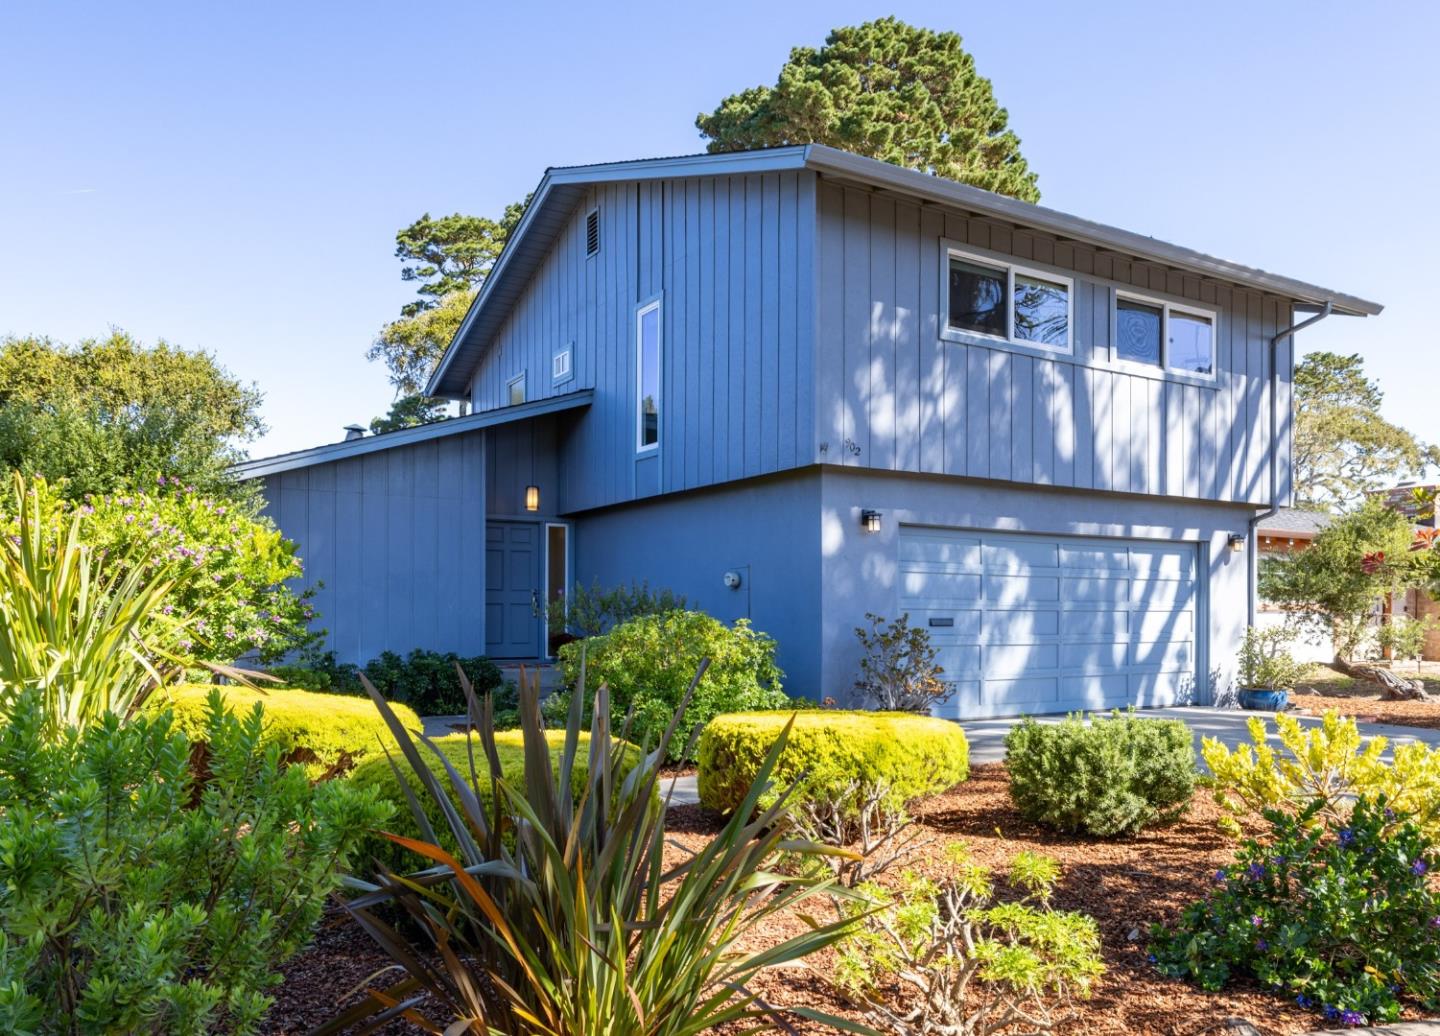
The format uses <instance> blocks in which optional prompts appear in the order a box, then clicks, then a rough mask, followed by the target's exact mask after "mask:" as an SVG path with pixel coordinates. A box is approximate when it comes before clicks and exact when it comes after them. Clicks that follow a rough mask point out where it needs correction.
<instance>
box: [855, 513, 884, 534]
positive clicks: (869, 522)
mask: <svg viewBox="0 0 1440 1036" xmlns="http://www.w3.org/2000/svg"><path fill="white" fill-rule="evenodd" d="M860 525H861V527H863V528H864V530H865V531H866V532H879V531H880V512H879V511H861V512H860Z"/></svg>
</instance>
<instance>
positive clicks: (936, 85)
mask: <svg viewBox="0 0 1440 1036" xmlns="http://www.w3.org/2000/svg"><path fill="white" fill-rule="evenodd" d="M695 125H696V126H697V127H698V128H699V130H700V132H701V134H702V135H704V136H706V137H708V138H710V143H709V145H708V148H709V150H710V151H712V152H718V151H745V150H748V149H751V148H764V147H781V146H784V145H787V144H812V143H813V144H828V145H830V146H832V147H837V148H841V149H843V150H845V151H850V152H853V153H855V154H859V155H866V156H869V157H871V158H878V159H881V160H882V161H885V162H892V163H894V164H896V165H903V166H908V167H910V168H912V169H920V170H923V171H925V172H927V173H933V174H935V175H937V176H943V177H946V178H948V179H952V180H959V181H961V182H962V183H968V184H972V185H974V186H976V187H982V188H984V189H985V190H987V191H995V192H997V193H999V194H1008V195H1010V196H1012V197H1015V198H1019V199H1021V200H1022V201H1029V202H1035V201H1039V200H1040V190H1039V188H1038V187H1037V186H1036V182H1035V181H1036V174H1035V173H1034V172H1032V171H1031V170H1030V167H1029V165H1028V164H1027V163H1026V161H1025V158H1024V156H1023V155H1021V154H1020V138H1019V137H1017V136H1016V135H1015V133H1014V131H1013V130H1011V129H1010V128H1009V115H1008V114H1007V113H1006V111H1005V109H1004V108H1002V107H1000V105H999V104H998V103H997V102H996V100H995V93H994V90H993V89H992V88H991V84H990V80H988V79H986V78H985V77H984V76H982V75H980V74H979V73H978V72H976V71H975V59H974V58H973V57H972V56H971V55H970V54H969V52H967V51H966V50H965V48H964V46H963V45H962V40H961V38H960V35H959V34H958V33H954V32H935V31H933V30H930V29H921V28H916V27H915V26H913V25H907V24H905V23H904V22H902V21H900V20H899V19H896V18H881V19H879V20H877V21H873V22H866V23H865V24H863V25H857V26H851V27H848V28H841V29H835V30H834V31H832V32H831V33H830V35H829V36H827V37H826V39H825V45H824V46H823V47H821V48H819V49H818V50H816V49H814V48H811V47H796V48H794V49H793V50H791V51H790V60H789V61H787V62H786V63H785V66H784V67H783V68H781V69H780V78H779V80H778V81H777V82H776V84H775V85H774V86H773V87H769V86H756V87H752V88H750V89H748V90H743V91H741V92H740V93H737V94H732V95H730V96H729V97H727V98H725V99H724V100H723V101H721V102H720V105H719V107H717V108H716V109H715V110H714V111H713V112H711V113H710V114H708V115H706V114H701V115H699V116H697V118H696V120H695Z"/></svg>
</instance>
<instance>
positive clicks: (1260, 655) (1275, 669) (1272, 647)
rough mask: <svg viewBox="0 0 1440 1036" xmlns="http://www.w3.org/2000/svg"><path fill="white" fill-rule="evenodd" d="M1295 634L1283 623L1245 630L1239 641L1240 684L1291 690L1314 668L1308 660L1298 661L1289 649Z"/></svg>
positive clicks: (1272, 689) (1245, 686)
mask: <svg viewBox="0 0 1440 1036" xmlns="http://www.w3.org/2000/svg"><path fill="white" fill-rule="evenodd" d="M1294 639H1295V635H1294V634H1293V633H1292V632H1291V631H1290V630H1288V629H1286V628H1285V627H1283V626H1272V627H1270V628H1269V629H1263V630H1262V629H1258V628H1256V627H1254V626H1251V627H1249V628H1247V629H1246V630H1245V641H1244V643H1242V644H1241V645H1240V658H1239V674H1238V676H1239V681H1240V686H1241V687H1244V688H1248V689H1250V690H1267V691H1288V690H1291V689H1292V688H1294V686H1295V685H1296V684H1298V683H1299V682H1300V681H1301V680H1303V679H1305V677H1306V676H1307V675H1308V674H1309V672H1310V670H1311V669H1312V668H1314V667H1313V666H1311V665H1310V663H1309V662H1297V661H1296V660H1295V658H1294V656H1293V655H1291V654H1290V652H1289V651H1287V650H1286V647H1287V646H1288V645H1289V643H1290V641H1292V640H1294Z"/></svg>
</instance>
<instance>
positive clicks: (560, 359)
mask: <svg viewBox="0 0 1440 1036" xmlns="http://www.w3.org/2000/svg"><path fill="white" fill-rule="evenodd" d="M550 373H551V376H552V377H553V378H554V379H555V380H556V381H564V380H565V379H566V378H568V377H570V350H569V349H562V350H560V351H559V352H558V353H556V354H555V355H554V357H553V358H552V359H551V361H550Z"/></svg>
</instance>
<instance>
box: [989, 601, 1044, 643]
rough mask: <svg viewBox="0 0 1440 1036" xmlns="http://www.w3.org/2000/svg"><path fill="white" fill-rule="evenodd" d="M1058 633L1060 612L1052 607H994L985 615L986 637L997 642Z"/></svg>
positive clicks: (1010, 641) (1012, 641)
mask: <svg viewBox="0 0 1440 1036" xmlns="http://www.w3.org/2000/svg"><path fill="white" fill-rule="evenodd" d="M1059 635H1060V612H1059V611H1058V610H1057V609H1054V608H1008V609H1005V608H995V609H992V610H991V611H990V612H989V613H988V614H987V615H986V616H985V636H986V639H987V640H991V641H995V642H998V643H1014V642H1015V641H1016V640H1019V639H1020V638H1022V637H1056V636H1059Z"/></svg>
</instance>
